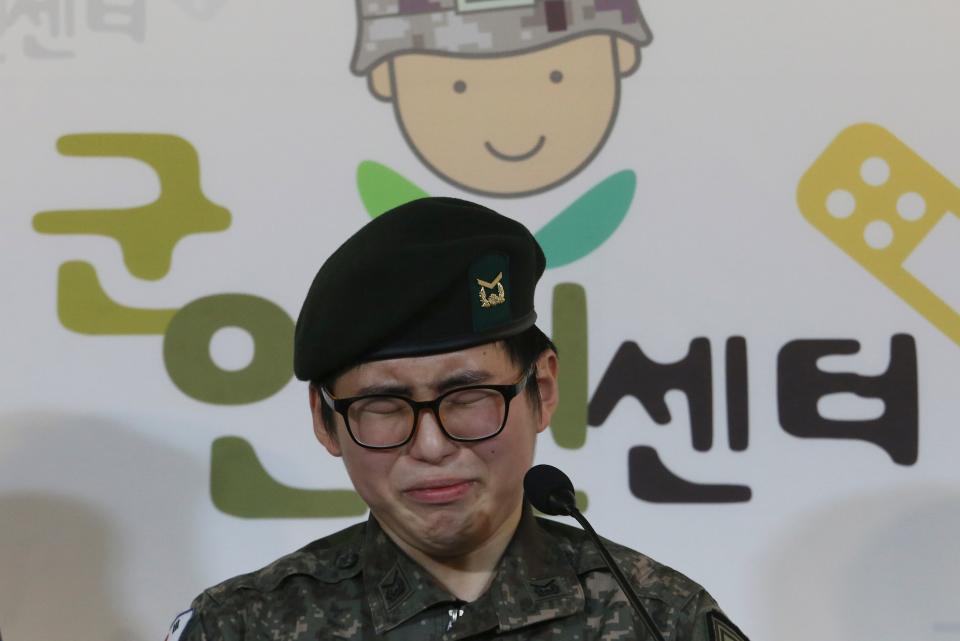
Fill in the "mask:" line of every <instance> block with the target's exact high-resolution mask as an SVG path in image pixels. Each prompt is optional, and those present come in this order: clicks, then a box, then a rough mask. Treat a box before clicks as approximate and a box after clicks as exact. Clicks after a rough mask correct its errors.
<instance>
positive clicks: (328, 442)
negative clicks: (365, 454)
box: [310, 383, 343, 456]
mask: <svg viewBox="0 0 960 641" xmlns="http://www.w3.org/2000/svg"><path fill="white" fill-rule="evenodd" d="M322 402H323V401H322V400H321V399H320V390H318V389H317V388H316V386H315V385H314V384H313V383H311V384H310V415H311V416H312V417H313V434H314V436H316V437H317V440H318V441H320V444H321V445H323V446H324V447H325V448H326V449H327V451H328V452H330V455H331V456H341V455H342V454H343V451H342V450H341V449H340V441H339V440H338V439H337V432H336V425H332V426H331V427H333V429H332V430H330V431H328V430H327V426H326V424H325V423H324V422H323V415H322V414H321V413H320V403H322ZM334 420H336V416H334Z"/></svg>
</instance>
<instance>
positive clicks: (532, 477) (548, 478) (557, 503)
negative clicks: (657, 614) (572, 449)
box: [523, 465, 664, 641]
mask: <svg viewBox="0 0 960 641" xmlns="http://www.w3.org/2000/svg"><path fill="white" fill-rule="evenodd" d="M523 491H524V493H525V494H526V495H527V500H528V501H530V504H531V505H533V507H535V508H537V509H538V510H540V511H541V512H543V513H544V514H549V515H551V516H572V517H573V518H574V519H576V520H577V523H579V524H580V526H581V527H582V528H583V529H584V531H586V533H587V534H588V535H589V536H590V538H591V539H592V540H593V542H594V543H595V544H596V545H597V549H598V550H599V551H600V556H602V557H603V560H604V562H606V564H607V567H609V568H610V572H612V573H613V578H614V579H616V581H617V584H618V585H619V586H620V589H621V590H622V591H623V594H624V596H626V597H627V601H629V602H630V605H632V606H633V609H634V611H636V613H637V614H638V615H640V620H641V621H643V623H644V625H646V626H647V629H648V630H650V634H652V635H653V638H654V639H656V640H657V641H664V638H663V635H662V634H660V630H658V629H657V626H656V624H654V622H653V617H651V616H650V613H649V612H647V609H646V608H645V607H643V604H642V603H641V602H640V598H639V597H638V596H637V593H636V592H634V591H633V588H632V587H631V586H630V584H629V583H628V582H627V577H625V576H624V575H623V572H621V571H620V568H619V567H618V566H617V563H616V561H614V560H613V556H611V554H610V552H609V551H608V550H607V548H606V546H604V544H603V541H601V540H600V536H599V535H598V534H597V533H596V531H595V530H594V529H593V526H591V525H590V522H589V521H587V519H586V517H585V516H583V514H581V512H580V510H578V509H577V504H576V495H575V494H574V492H573V483H571V482H570V477H568V476H567V475H566V474H564V473H563V472H561V471H560V470H558V469H557V468H555V467H554V466H552V465H535V466H533V467H531V468H530V469H529V470H528V471H527V474H526V476H524V477H523Z"/></svg>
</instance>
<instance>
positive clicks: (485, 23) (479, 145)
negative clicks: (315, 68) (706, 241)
mask: <svg viewBox="0 0 960 641" xmlns="http://www.w3.org/2000/svg"><path fill="white" fill-rule="evenodd" d="M358 8H359V12H360V20H359V23H360V33H359V37H358V42H357V49H356V51H355V54H354V61H353V70H354V72H355V73H357V74H367V75H368V82H369V86H370V89H371V91H372V92H373V94H374V95H375V96H377V97H378V98H381V99H383V100H389V101H392V102H393V105H394V112H395V114H396V117H397V121H398V123H399V124H400V127H401V130H402V131H403V133H404V135H405V136H406V138H407V141H408V143H409V144H410V147H411V148H412V149H413V150H414V151H415V152H416V153H417V155H418V156H419V157H420V158H421V160H423V162H424V163H425V164H426V165H427V166H428V167H429V168H430V169H432V170H433V171H434V172H436V173H437V174H438V175H439V176H441V177H442V178H444V179H445V180H447V181H449V182H452V183H454V184H456V185H457V186H459V187H461V188H463V189H466V190H469V191H472V192H476V193H482V194H488V195H497V196H521V195H526V194H530V193H534V192H539V191H543V190H546V189H549V188H551V187H553V186H554V185H556V184H558V183H560V182H563V181H565V180H567V179H569V178H570V177H572V176H573V175H575V174H576V173H577V172H579V171H580V170H581V169H582V168H583V167H584V166H586V165H587V164H588V163H589V162H590V160H591V159H592V158H593V157H594V156H595V155H596V153H597V152H598V151H599V150H600V148H601V147H602V146H603V143H604V141H605V140H606V138H607V135H608V134H609V132H610V129H611V128H612V126H613V122H614V120H615V117H616V113H617V107H618V104H619V93H620V92H619V86H620V77H621V76H624V75H627V74H629V73H631V72H632V71H634V70H635V69H636V68H637V66H638V65H639V61H640V58H639V48H640V47H641V46H643V45H645V44H647V43H649V42H650V33H649V30H648V29H647V27H646V25H645V23H644V21H643V17H642V16H641V14H640V10H639V8H638V6H637V4H636V0H358Z"/></svg>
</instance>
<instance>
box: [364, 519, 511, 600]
mask: <svg viewBox="0 0 960 641" xmlns="http://www.w3.org/2000/svg"><path fill="white" fill-rule="evenodd" d="M522 513H523V503H522V502H519V503H518V504H517V507H516V509H514V511H513V512H512V513H511V514H510V516H509V517H508V518H507V519H506V520H505V521H504V522H503V524H502V525H501V526H500V528H499V529H498V530H497V531H496V532H494V534H493V536H491V537H489V538H488V539H487V540H486V541H484V542H483V543H482V544H481V545H479V546H477V547H475V548H473V549H471V550H469V551H467V552H465V553H461V554H455V555H452V556H434V555H430V554H427V553H426V552H424V551H422V550H420V549H418V548H416V547H414V546H412V545H410V544H409V543H407V542H406V541H404V540H403V539H402V538H401V537H399V536H396V535H395V534H394V533H393V532H391V531H390V529H389V528H387V527H384V525H383V523H380V527H381V528H383V531H384V532H386V534H387V536H389V537H390V538H391V539H392V540H393V542H394V543H396V544H397V546H398V547H399V548H400V549H401V550H403V551H404V552H406V553H407V555H408V556H410V558H412V559H413V560H414V561H416V562H417V563H418V564H419V565H420V566H421V567H423V568H424V569H425V570H426V571H427V572H429V573H430V574H431V575H433V577H434V578H435V579H437V581H439V582H440V583H441V584H442V585H443V587H445V588H447V589H448V590H450V592H451V593H452V594H453V595H454V596H455V597H457V598H458V599H460V600H462V601H467V602H470V601H475V600H476V599H477V598H479V597H480V595H482V594H483V593H484V592H486V590H487V588H488V587H490V584H491V583H492V582H493V577H494V574H495V571H496V567H497V563H498V562H499V561H500V557H502V556H503V553H504V551H505V550H506V549H507V545H508V544H509V543H510V539H511V538H513V533H514V532H515V531H516V529H517V525H518V524H519V523H520V516H521V515H522Z"/></svg>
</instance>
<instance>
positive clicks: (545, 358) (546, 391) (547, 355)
mask: <svg viewBox="0 0 960 641" xmlns="http://www.w3.org/2000/svg"><path fill="white" fill-rule="evenodd" d="M536 367H537V370H536V377H537V386H538V387H539V388H540V423H539V424H538V425H537V432H538V433H539V432H542V431H543V430H545V429H547V427H548V426H549V425H550V420H551V419H552V418H553V413H554V411H556V409H557V404H558V403H559V402H560V386H559V384H558V382H557V376H558V375H559V370H560V362H559V361H558V360H557V354H556V352H554V351H553V350H552V349H548V350H545V351H544V352H543V353H542V354H540V357H539V358H538V359H537V365H536Z"/></svg>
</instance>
